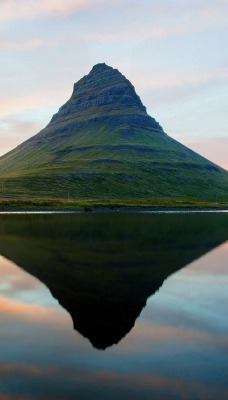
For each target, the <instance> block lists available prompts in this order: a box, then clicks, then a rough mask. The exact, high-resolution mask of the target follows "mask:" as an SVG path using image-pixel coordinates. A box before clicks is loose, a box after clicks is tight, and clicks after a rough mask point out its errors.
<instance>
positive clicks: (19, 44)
mask: <svg viewBox="0 0 228 400" xmlns="http://www.w3.org/2000/svg"><path fill="white" fill-rule="evenodd" d="M55 46H58V43H57V41H55V40H47V39H31V40H28V39H26V40H24V41H19V40H17V39H15V40H7V39H6V40H3V39H1V40H0V50H24V49H37V48H40V47H42V48H44V47H55Z"/></svg>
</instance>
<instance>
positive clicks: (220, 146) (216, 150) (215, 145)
mask: <svg viewBox="0 0 228 400" xmlns="http://www.w3.org/2000/svg"><path fill="white" fill-rule="evenodd" d="M181 142H182V143H183V144H185V145H186V146H188V147H190V148H191V149H192V150H194V151H196V152H197V153H200V154H201V155H202V156H204V157H205V158H207V159H208V160H210V161H213V162H214V163H215V164H218V165H220V166H221V167H222V168H224V169H228V158H227V153H228V138H225V137H211V138H210V137H208V138H205V139H198V140H197V139H196V140H186V138H184V137H183V138H182V139H181Z"/></svg>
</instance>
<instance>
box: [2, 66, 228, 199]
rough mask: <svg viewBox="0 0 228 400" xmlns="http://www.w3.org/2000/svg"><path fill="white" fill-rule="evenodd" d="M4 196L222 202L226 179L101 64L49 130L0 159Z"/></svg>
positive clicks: (78, 87) (83, 81)
mask: <svg viewBox="0 0 228 400" xmlns="http://www.w3.org/2000/svg"><path fill="white" fill-rule="evenodd" d="M0 179H2V180H3V181H4V185H3V188H1V192H2V194H4V193H8V194H11V195H15V194H16V195H23V196H28V197H29V196H36V197H37V196H39V197H62V198H66V197H67V195H68V194H69V193H70V197H71V198H92V199H99V198H102V199H117V198H118V199H119V198H123V199H124V198H125V199H132V198H133V199H135V198H139V199H140V198H144V199H147V198H148V199H150V198H154V197H167V198H170V197H175V198H184V197H187V198H207V199H212V200H215V198H217V199H221V200H224V199H227V196H228V172H227V171H225V170H223V169H222V168H220V167H219V166H217V165H215V164H213V163H212V162H210V161H208V160H206V159H205V158H203V157H202V156H200V155H198V154H197V153H195V152H193V151H192V150H190V149H188V148H187V147H185V146H183V145H181V144H180V143H179V142H177V141H176V140H174V139H172V138H171V137H170V136H168V135H167V134H166V133H165V132H164V131H163V129H162V127H161V126H160V125H159V123H158V122H157V121H156V120H155V119H154V118H152V117H150V116H149V115H148V114H147V112H146V108H145V107H144V105H143V104H142V102H141V100H140V98H139V96H138V95H137V94H136V92H135V89H134V87H133V86H132V84H131V83H130V82H129V81H128V80H127V79H126V78H125V77H124V76H123V75H122V74H121V73H120V72H119V71H118V70H117V69H113V68H112V67H109V66H107V65H106V64H104V63H103V64H97V65H95V66H94V67H93V68H92V70H91V72H90V73H89V74H88V75H86V76H84V77H83V78H82V79H80V80H79V81H78V82H77V83H76V84H75V85H74V89H73V93H72V96H71V98H70V99H69V100H68V101H67V102H66V103H65V104H64V105H63V106H62V107H60V109H59V111H58V112H57V113H56V114H55V115H54V116H53V117H52V119H51V121H50V123H49V124H48V125H47V126H46V128H44V129H43V130H42V131H41V132H39V133H38V134H37V135H35V136H33V137H31V138H30V139H29V140H26V141H25V142H24V143H22V144H21V145H19V146H18V147H16V148H15V149H14V150H12V151H11V152H9V153H7V154H5V155H4V156H2V157H1V158H0Z"/></svg>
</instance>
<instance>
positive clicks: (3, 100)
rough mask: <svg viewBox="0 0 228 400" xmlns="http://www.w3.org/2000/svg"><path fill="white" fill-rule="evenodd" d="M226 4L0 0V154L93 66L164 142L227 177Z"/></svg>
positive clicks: (31, 130)
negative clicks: (158, 128)
mask: <svg viewBox="0 0 228 400" xmlns="http://www.w3.org/2000/svg"><path fill="white" fill-rule="evenodd" d="M227 26H228V1H227V0H181V1H180V0H179V1H178V0H141V1H140V2H139V1H135V0H121V1H120V0H115V1H114V0H112V1H111V0H1V3H0V52H1V77H0V89H1V95H0V139H1V149H0V154H4V153H5V152H7V151H9V150H11V149H12V148H14V147H15V146H16V145H18V144H20V143H21V142H22V141H24V140H25V139H27V138H28V137H30V136H32V135H33V134H35V133H37V132H38V131H39V130H41V129H42V128H43V127H44V126H45V125H47V123H48V122H49V121H50V119H51V116H52V114H54V113H55V112H56V111H57V110H58V108H59V107H60V106H61V105H62V104H63V103H65V102H66V100H67V99H68V98H69V97H70V95H71V92H72V88H73V83H74V82H76V81H78V80H79V79H80V78H81V77H82V76H84V75H86V74H87V73H89V71H90V70H91V68H92V66H93V65H94V64H97V63H99V62H106V64H108V65H111V66H113V67H115V68H118V69H119V71H120V72H122V73H123V74H124V75H125V76H126V77H127V78H128V79H129V80H130V81H131V82H132V83H133V85H134V86H135V89H136V92H137V93H138V94H139V96H140V97H141V99H142V101H143V103H144V105H145V106H146V107H147V111H148V113H149V114H150V115H151V116H153V117H154V118H156V119H157V120H158V121H159V123H160V124H161V125H162V127H163V129H164V130H165V131H166V132H167V133H168V134H169V135H171V136H172V137H174V138H175V139H177V140H179V141H180V142H182V143H183V144H186V145H187V146H189V147H191V148H192V149H194V150H196V151H197V152H199V153H201V154H202V155H204V156H205V157H207V158H209V159H211V160H212V161H214V162H215V163H217V164H219V165H221V166H223V167H224V168H228V157H227V154H228V133H227V132H228V117H227V103H228V101H227V100H228V90H227V83H228V69H227V61H228V48H227V36H228V35H227V33H228V32H227Z"/></svg>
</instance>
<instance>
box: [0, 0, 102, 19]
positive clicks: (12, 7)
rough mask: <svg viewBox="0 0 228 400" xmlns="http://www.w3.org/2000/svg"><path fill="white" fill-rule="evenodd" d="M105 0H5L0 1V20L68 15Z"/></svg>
mask: <svg viewBox="0 0 228 400" xmlns="http://www.w3.org/2000/svg"><path fill="white" fill-rule="evenodd" d="M101 3H107V0H106V1H105V0H77V1H75V0H64V1H63V0H32V1H29V2H28V1H27V0H20V1H18V0H7V1H4V0H3V2H2V3H1V14H0V20H1V21H9V20H17V19H32V18H35V17H39V16H42V17H55V16H58V15H59V16H63V15H69V14H71V13H75V12H79V11H81V10H84V9H87V8H89V7H94V6H97V5H99V4H101Z"/></svg>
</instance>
